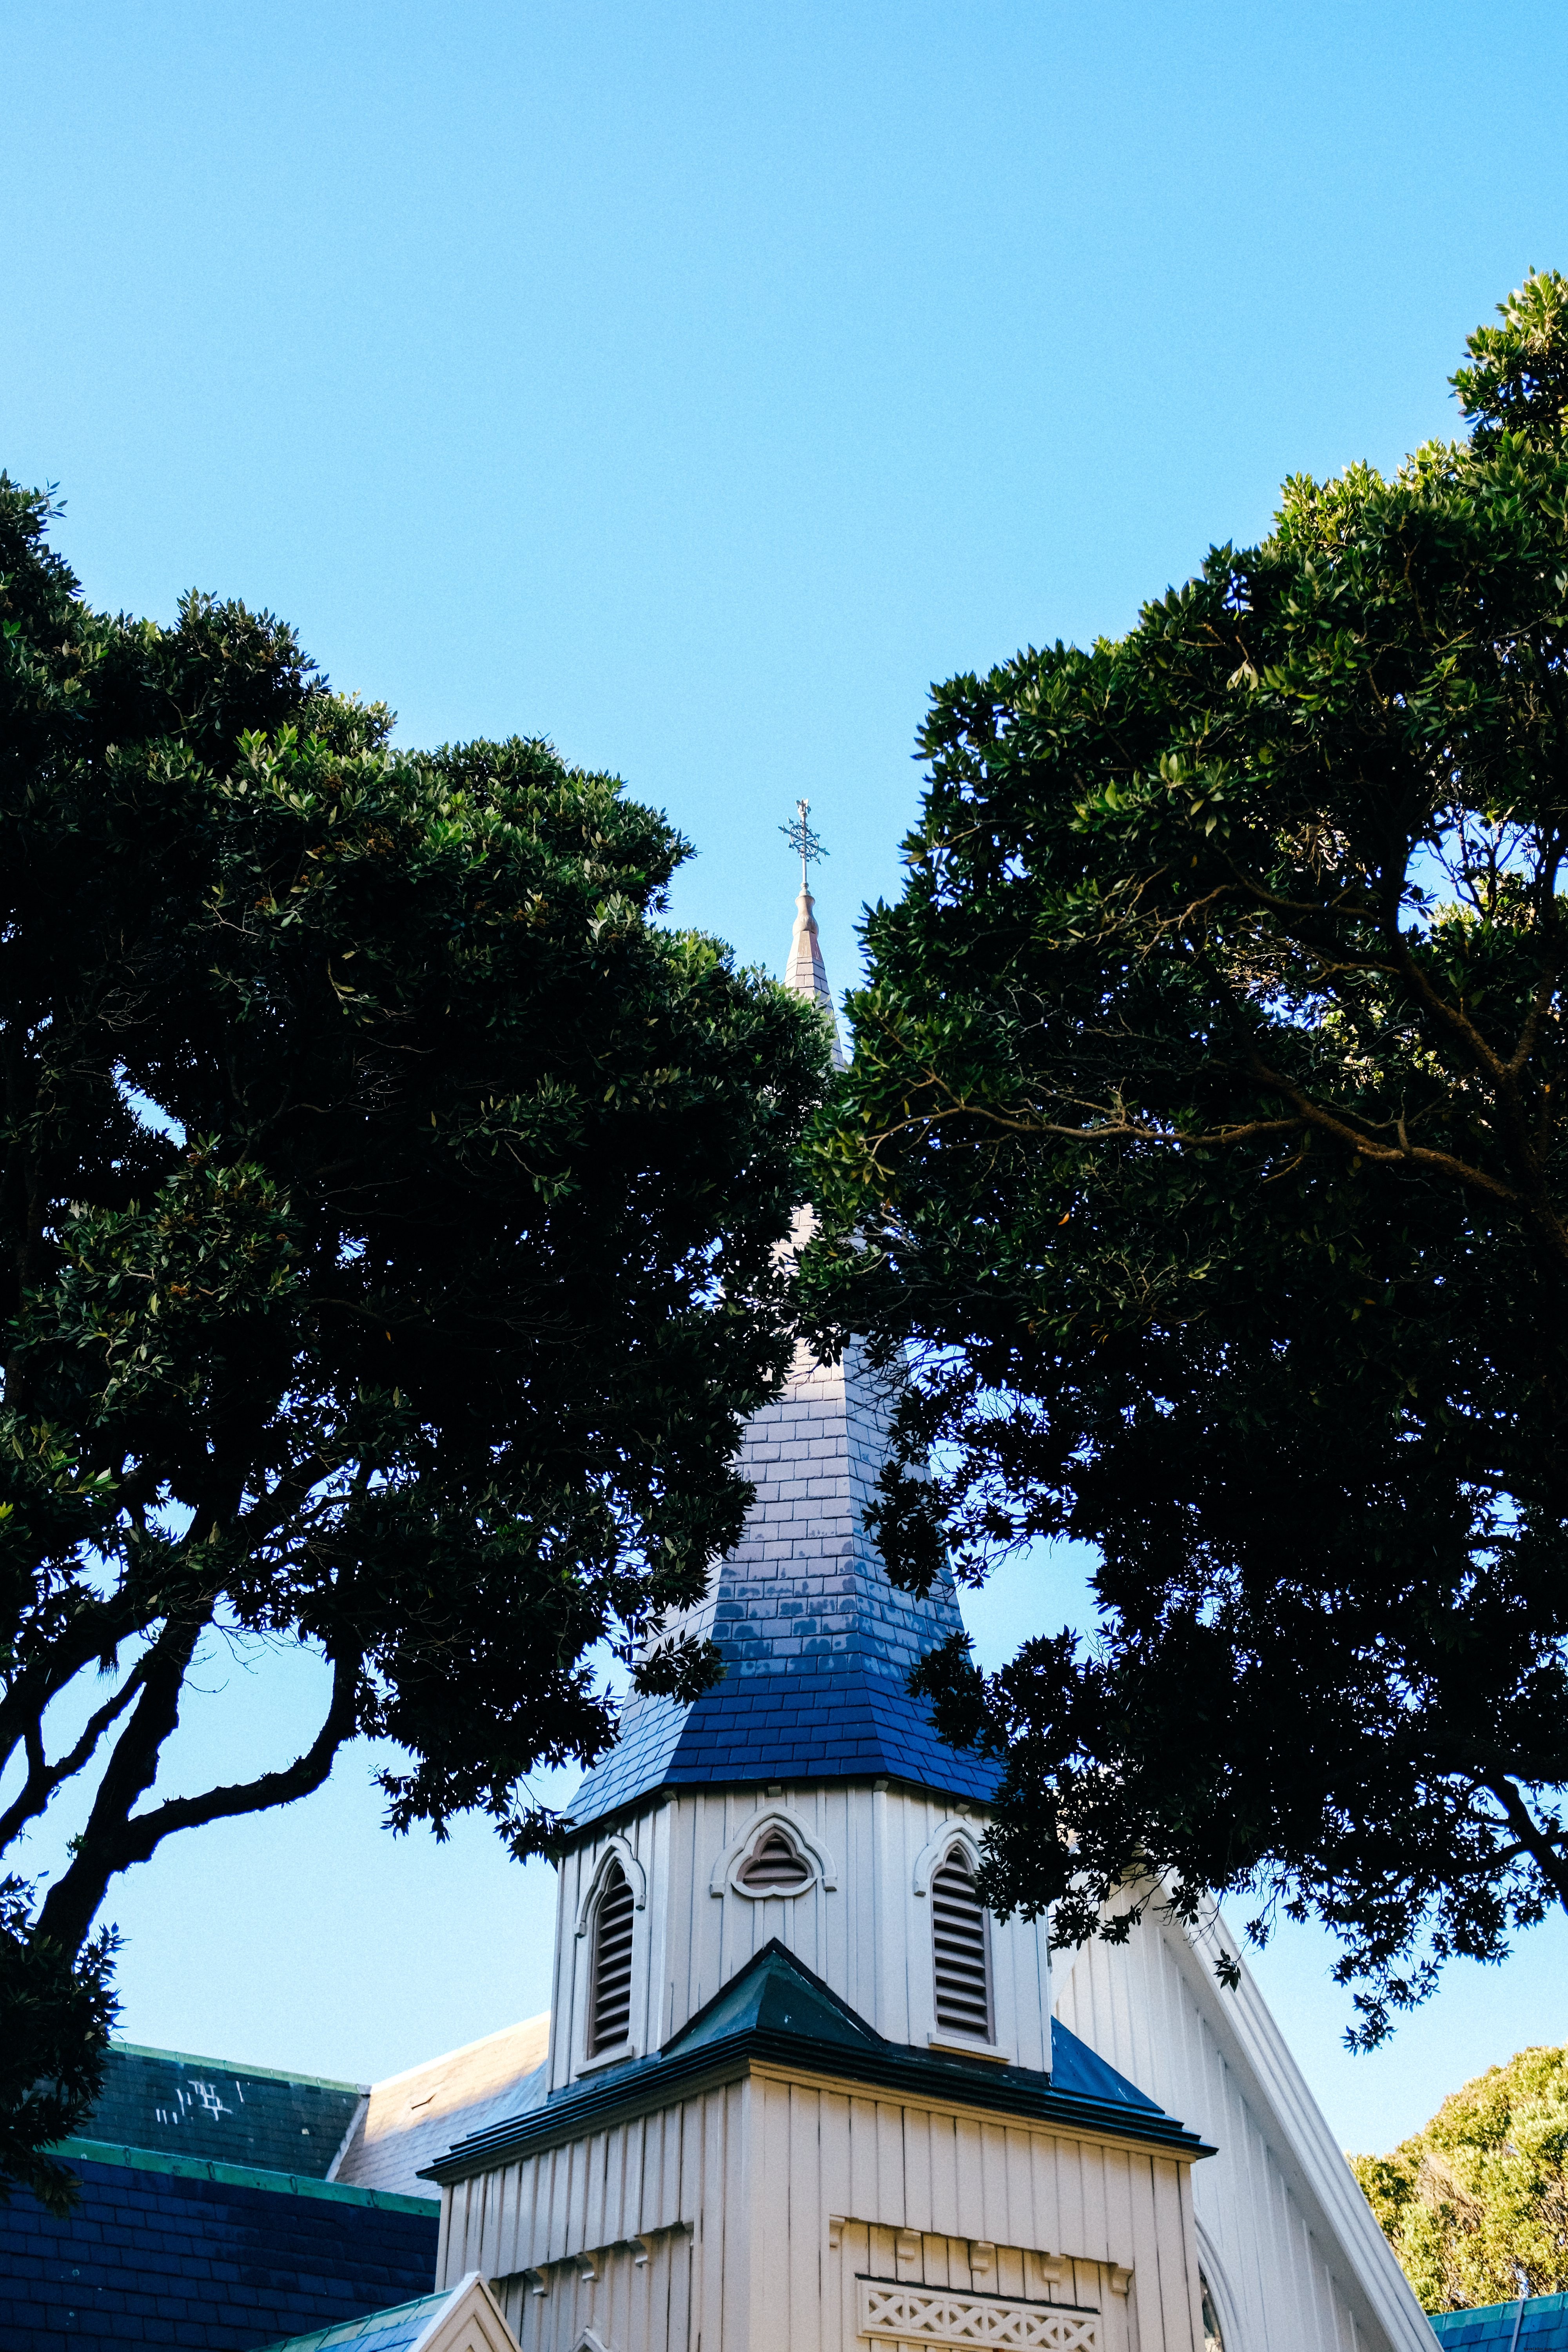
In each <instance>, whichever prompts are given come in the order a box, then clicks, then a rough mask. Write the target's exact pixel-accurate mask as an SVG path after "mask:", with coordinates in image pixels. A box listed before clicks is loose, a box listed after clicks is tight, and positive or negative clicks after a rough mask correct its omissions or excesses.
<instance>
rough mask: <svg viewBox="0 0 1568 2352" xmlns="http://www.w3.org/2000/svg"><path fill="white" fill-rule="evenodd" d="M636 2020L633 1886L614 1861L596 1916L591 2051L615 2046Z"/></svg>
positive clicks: (589, 2049)
mask: <svg viewBox="0 0 1568 2352" xmlns="http://www.w3.org/2000/svg"><path fill="white" fill-rule="evenodd" d="M631 2023H632V1890H631V1888H630V1887H629V1886H628V1885H626V1873H625V1871H624V1870H623V1869H622V1868H621V1865H620V1864H619V1863H618V1862H612V1863H611V1864H610V1866H609V1869H608V1870H607V1871H606V1872H605V1889H604V1893H603V1894H602V1895H600V1897H599V1907H598V1910H597V1912H596V1913H595V1919H594V1980H593V1990H592V1995H591V1998H590V2002H589V2012H588V2055H589V2057H590V2058H595V2057H597V2055H598V2053H599V2052H600V2051H601V2050H614V2049H615V2048H616V2046H617V2045H618V2044H619V2043H620V2042H625V2041H626V2038H627V2036H628V2035H629V2033H630V2032H631Z"/></svg>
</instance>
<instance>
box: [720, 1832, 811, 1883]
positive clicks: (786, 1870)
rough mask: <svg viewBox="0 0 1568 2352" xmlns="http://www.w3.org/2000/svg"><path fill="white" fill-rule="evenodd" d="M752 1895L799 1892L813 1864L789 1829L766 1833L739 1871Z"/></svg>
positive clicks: (808, 1881)
mask: <svg viewBox="0 0 1568 2352" xmlns="http://www.w3.org/2000/svg"><path fill="white" fill-rule="evenodd" d="M735 1875H736V1877H737V1878H738V1879H739V1881H740V1883H741V1885H742V1886H743V1887H744V1888H745V1889H746V1891H747V1893H748V1894H750V1895H798V1894H799V1893H800V1890H801V1888H802V1887H803V1886H805V1885H809V1883H810V1880H811V1864H810V1863H809V1862H807V1860H806V1858H805V1854H803V1853H802V1852H801V1850H800V1848H799V1847H798V1846H797V1845H796V1843H795V1840H794V1838H792V1837H791V1836H790V1834H789V1832H788V1831H787V1830H779V1829H773V1830H768V1831H766V1832H764V1833H763V1836H761V1837H760V1838H759V1839H758V1840H757V1843H756V1844H755V1845H754V1846H753V1847H752V1851H751V1853H749V1854H748V1855H747V1857H746V1859H745V1861H744V1862H743V1863H742V1864H741V1867H740V1869H739V1870H738V1871H737V1872H736V1874H735Z"/></svg>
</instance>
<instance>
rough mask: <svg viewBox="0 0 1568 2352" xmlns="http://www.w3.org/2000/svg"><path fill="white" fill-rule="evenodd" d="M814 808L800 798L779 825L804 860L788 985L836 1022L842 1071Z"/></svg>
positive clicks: (840, 1062) (836, 1054) (836, 1058)
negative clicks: (815, 876)
mask: <svg viewBox="0 0 1568 2352" xmlns="http://www.w3.org/2000/svg"><path fill="white" fill-rule="evenodd" d="M810 809H811V803H810V802H809V801H796V803H795V810H796V815H795V821H794V822H793V824H781V825H780V827H779V831H780V832H781V833H782V834H783V835H784V838H785V840H786V841H787V842H788V843H789V845H790V847H791V848H792V849H793V850H794V851H795V855H796V856H797V857H798V858H799V859H800V896H799V898H797V899H796V900H795V931H794V934H793V936H792V937H791V940H790V943H789V961H788V962H787V963H786V964H785V966H784V986H785V987H786V988H793V989H794V990H795V994H796V995H797V996H809V997H810V998H811V999H812V1002H813V1003H816V1004H819V1005H820V1006H821V1007H822V1010H823V1011H824V1012H825V1013H826V1015H827V1018H828V1020H829V1021H830V1022H831V1023H832V1024H833V1066H834V1068H835V1069H836V1070H842V1069H844V1068H846V1067H847V1064H846V1062H845V1059H844V1048H843V1047H842V1045H840V1044H839V1042H838V1022H837V1015H836V1014H835V1013H834V1009H833V991H832V990H831V989H830V988H829V987H828V985H827V966H826V964H825V963H824V962H823V961H822V941H821V939H820V938H819V937H818V935H817V929H816V900H815V899H814V898H813V897H812V895H811V867H812V864H813V861H814V860H815V859H817V858H821V857H826V855H827V852H826V849H824V847H823V846H822V844H821V842H820V841H818V839H817V837H816V834H815V833H813V831H812V829H811V827H810V825H809V824H808V823H807V822H806V819H807V816H808V815H809V813H810Z"/></svg>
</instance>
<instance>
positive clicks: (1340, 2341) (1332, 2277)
mask: <svg viewBox="0 0 1568 2352" xmlns="http://www.w3.org/2000/svg"><path fill="white" fill-rule="evenodd" d="M1220 1940H1221V1939H1220V1938H1218V1937H1215V1936H1213V1935H1211V1934H1208V1933H1200V1934H1199V1935H1198V1937H1197V1938H1196V1945H1195V1948H1194V1940H1190V1939H1189V1938H1188V1937H1187V1936H1186V1934H1185V1933H1184V1930H1183V1929H1182V1928H1181V1927H1180V1926H1178V1925H1177V1924H1176V1923H1175V1922H1173V1921H1171V1920H1168V1919H1164V1918H1161V1917H1158V1916H1155V1914H1154V1913H1153V1912H1152V1911H1151V1912H1150V1913H1149V1914H1147V1915H1146V1916H1145V1917H1144V1920H1143V1922H1142V1925H1141V1926H1140V1927H1136V1928H1134V1929H1133V1931H1132V1934H1131V1937H1130V1938H1129V1940H1128V1941H1127V1943H1126V1944H1124V1945H1121V1946H1115V1945H1108V1944H1105V1943H1102V1942H1100V1941H1096V1942H1094V1943H1092V1944H1089V1945H1087V1946H1085V1947H1084V1948H1082V1949H1080V1950H1079V1952H1078V1953H1077V1954H1075V1955H1074V1956H1073V1958H1072V1960H1071V1963H1070V1965H1067V1964H1064V1960H1063V1958H1062V1956H1060V1955H1058V1960H1057V1979H1056V1981H1057V2014H1058V2016H1059V2017H1060V2018H1061V2020H1062V2022H1063V2023H1064V2024H1065V2025H1067V2026H1068V2028H1070V2030H1071V2031H1072V2032H1074V2033H1076V2034H1078V2035H1079V2037H1080V2039H1081V2040H1083V2041H1084V2042H1088V2043H1089V2047H1090V2049H1092V2050H1095V2051H1098V2052H1099V2053H1100V2056H1101V2057H1102V2058H1105V2059H1107V2060H1108V2061H1109V2062H1110V2064H1111V2065H1113V2066H1115V2067H1116V2068H1118V2069H1119V2071H1120V2072H1121V2073H1122V2074H1126V2075H1129V2076H1130V2077H1131V2080H1132V2081H1133V2082H1135V2083H1136V2084H1138V2086H1139V2088H1140V2090H1142V2091H1145V2092H1147V2093H1148V2095H1149V2096H1150V2097H1151V2098H1152V2099H1155V2100H1157V2101H1158V2102H1159V2104H1160V2105H1162V2106H1163V2107H1164V2108H1166V2109H1167V2111H1168V2112H1170V2113H1171V2114H1173V2115H1178V2116H1180V2117H1181V2118H1182V2121H1183V2122H1184V2124H1185V2125H1186V2126H1187V2127H1188V2129H1189V2130H1191V2131H1195V2132H1198V2133H1200V2134H1201V2135H1202V2136H1203V2137H1204V2138H1205V2139H1206V2140H1208V2141H1210V2142H1211V2143H1212V2144H1213V2145H1214V2146H1215V2147H1217V2148H1218V2150H1219V2154H1218V2155H1217V2156H1216V2157H1215V2158H1212V2159H1210V2160H1209V2161H1208V2162H1206V2163H1204V2164H1201V2165H1199V2166H1198V2167H1197V2168H1196V2172H1195V2174H1194V2179H1193V2185H1192V2195H1193V2202H1194V2214H1195V2225H1196V2229H1197V2231H1198V2233H1199V2235H1200V2237H1201V2241H1202V2242H1203V2244H1204V2246H1205V2249H1206V2252H1207V2254H1208V2259H1209V2261H1210V2263H1212V2265H1213V2268H1214V2270H1215V2273H1217V2275H1216V2276H1215V2279H1214V2284H1215V2288H1216V2290H1217V2300H1218V2302H1219V2303H1220V2305H1221V2307H1222V2312H1223V2311H1224V2310H1226V2308H1228V2311H1229V2313H1230V2315H1232V2318H1233V2321H1234V2325H1233V2326H1232V2327H1231V2328H1230V2329H1229V2330H1227V2333H1226V2352H1431V2345H1432V2335H1431V2330H1430V2329H1429V2327H1428V2326H1427V2324H1426V2319H1425V2317H1424V2316H1423V2315H1422V2313H1421V2310H1420V2307H1419V2305H1417V2303H1416V2301H1415V2296H1414V2294H1412V2293H1411V2291H1410V2288H1409V2286H1408V2284H1407V2283H1406V2281H1405V2277H1404V2274H1403V2273H1402V2272H1401V2271H1400V2269H1399V2266H1398V2264H1397V2263H1396V2262H1395V2261H1394V2255H1393V2252H1392V2251H1391V2250H1390V2248H1389V2246H1388V2244H1387V2242H1386V2241H1385V2240H1384V2236H1383V2233H1382V2231H1380V2230H1379V2229H1378V2227H1377V2225H1376V2223H1375V2222H1374V2221H1373V2218H1372V2214H1371V2212H1370V2210H1369V2209H1368V2207H1367V2205H1366V2202H1365V2200H1364V2199H1363V2196H1362V2194H1361V2191H1360V2189H1358V2188H1357V2186H1356V2183H1355V2179H1354V2176H1353V2175H1352V2172H1351V2170H1350V2168H1349V2166H1348V2165H1347V2164H1346V2162H1345V2160H1344V2158H1343V2157H1342V2154H1341V2153H1340V2151H1339V2149H1338V2148H1337V2147H1335V2146H1334V2143H1333V2139H1332V2137H1331V2134H1330V2132H1329V2128H1328V2126H1327V2124H1326V2123H1325V2122H1324V2120H1323V2117H1322V2116H1321V2113H1320V2111H1319V2109H1318V2107H1317V2105H1316V2104H1315V2102H1314V2101H1313V2099H1312V2096H1311V2094H1310V2092H1309V2090H1308V2089H1307V2086H1306V2084H1305V2082H1304V2081H1303V2079H1302V2077H1301V2074H1300V2069H1299V2068H1298V2067H1297V2066H1296V2064H1295V2062H1294V2060H1293V2059H1292V2058H1291V2057H1290V2054H1289V2050H1288V2049H1287V2048H1286V2045H1285V2042H1284V2041H1283V2039H1282V2038H1281V2036H1280V2034H1279V2029H1278V2027H1277V2026H1276V2025H1275V2024H1274V2021H1273V2020H1272V2018H1270V2016H1269V2015H1268V2010H1267V2008H1266V2007H1265V2005H1264V2003H1263V2001H1262V1999H1261V1997H1260V1996H1259V1994H1258V1990H1257V1988H1256V1986H1255V1985H1254V1984H1253V1983H1252V1980H1251V1979H1250V1977H1246V1976H1245V1975H1244V1981H1243V1984H1242V1987H1241V1990H1240V1991H1239V1992H1237V1993H1235V1994H1233V1993H1229V1992H1226V1990H1224V1988H1223V1987H1222V1986H1221V1985H1220V1984H1219V1983H1218V1981H1217V1979H1215V1974H1214V1969H1213V1960H1214V1958H1215V1954H1216V1953H1217V1951H1218V1948H1219V1941H1220ZM1223 1941H1224V1943H1225V1945H1226V1948H1227V1949H1228V1950H1230V1951H1233V1952H1234V1951H1235V1950H1236V1949H1237V1945H1236V1941H1235V1939H1234V1938H1233V1937H1228V1936H1226V1937H1224V1938H1223ZM1232 2336H1236V2338H1237V2341H1236V2342H1235V2343H1234V2344H1233V2342H1232V2340H1231V2338H1232Z"/></svg>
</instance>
